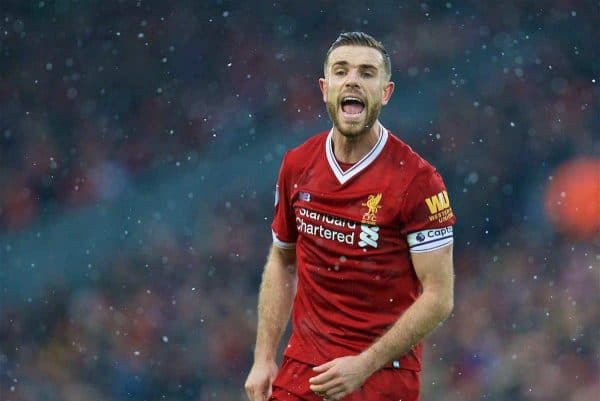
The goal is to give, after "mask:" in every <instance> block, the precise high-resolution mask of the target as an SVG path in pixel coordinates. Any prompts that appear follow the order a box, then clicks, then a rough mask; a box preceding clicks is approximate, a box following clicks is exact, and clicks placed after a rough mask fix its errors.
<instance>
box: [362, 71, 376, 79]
mask: <svg viewBox="0 0 600 401" xmlns="http://www.w3.org/2000/svg"><path fill="white" fill-rule="evenodd" d="M362 76H363V77H365V78H371V77H373V76H374V74H373V73H372V72H371V71H363V73H362Z"/></svg>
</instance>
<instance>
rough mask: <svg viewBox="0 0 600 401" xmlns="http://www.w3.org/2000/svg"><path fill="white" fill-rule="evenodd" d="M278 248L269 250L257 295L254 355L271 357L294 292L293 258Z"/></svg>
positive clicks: (282, 330)
mask: <svg viewBox="0 0 600 401" xmlns="http://www.w3.org/2000/svg"><path fill="white" fill-rule="evenodd" d="M285 252H288V251H282V250H280V249H277V248H273V249H272V250H271V254H270V255H269V259H268V261H267V264H266V266H265V270H264V273H263V279H262V284H261V288H260V293H259V297H258V329H257V335H256V347H255V350H254V358H255V359H256V360H258V359H260V360H274V359H275V357H276V353H277V347H278V345H279V341H280V340H281V336H282V335H283V332H284V331H285V328H286V326H287V323H288V321H289V318H290V312H291V309H292V302H293V299H294V295H295V293H296V270H295V261H294V257H293V256H290V255H289V254H285Z"/></svg>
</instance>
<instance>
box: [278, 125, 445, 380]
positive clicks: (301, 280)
mask: <svg viewBox="0 0 600 401" xmlns="http://www.w3.org/2000/svg"><path fill="white" fill-rule="evenodd" d="M332 135H333V131H329V132H322V133H320V134H318V135H316V136H314V137H312V138H310V139H309V140H307V141H306V142H305V143H304V144H302V145H300V146H298V147H297V148H295V149H292V150H290V151H288V152H287V153H286V155H285V156H284V159H283V162H282V165H281V169H280V172H279V176H278V182H277V187H276V200H275V213H274V219H273V223H272V226H271V228H272V231H273V241H274V244H275V245H276V246H279V247H283V248H293V247H295V248H296V257H297V269H298V270H297V271H298V289H297V293H296V297H295V299H294V306H293V311H292V326H293V330H292V335H291V337H290V341H289V344H288V346H287V348H286V349H285V352H284V355H285V356H287V357H289V358H293V359H296V360H298V361H301V362H304V363H307V364H309V365H320V364H322V363H325V362H327V361H330V360H332V359H334V358H337V357H341V356H347V355H355V354H358V353H360V352H362V351H363V350H365V349H366V348H367V347H368V346H369V345H371V344H372V343H373V342H374V341H375V340H376V339H377V338H378V337H380V336H381V335H382V334H384V333H385V332H386V331H387V329H388V328H389V327H390V326H391V325H393V324H394V323H395V322H396V320H397V319H398V318H399V316H400V315H401V314H402V312H404V311H405V310H406V309H407V308H408V307H409V306H410V305H411V304H412V303H413V302H414V301H415V299H416V298H417V297H418V296H419V294H420V291H421V287H420V282H419V280H418V278H417V276H416V274H415V271H414V268H413V265H412V262H411V258H410V252H411V250H410V247H411V246H415V247H416V248H418V249H419V251H421V252H422V251H426V250H432V249H436V247H437V246H445V245H447V244H448V243H449V242H451V240H452V238H451V235H452V227H451V226H452V224H454V222H455V217H454V215H453V212H452V209H451V207H450V203H449V200H448V195H447V192H446V188H445V186H444V183H443V181H442V178H441V177H440V175H439V174H438V172H437V171H436V169H435V168H434V167H433V166H432V165H430V164H429V163H428V162H426V161H425V160H424V159H423V158H421V157H420V156H419V155H417V154H416V153H415V152H414V151H413V150H412V149H411V148H410V147H409V146H408V145H406V144H405V143H404V142H402V141H401V140H400V139H399V138H397V137H396V136H394V135H392V134H391V133H389V132H388V131H387V130H386V129H385V128H383V127H380V133H379V140H378V142H377V143H376V145H375V146H374V147H373V148H372V149H371V151H370V152H369V153H368V154H367V155H365V156H364V158H363V159H361V160H360V161H359V162H357V163H355V164H354V165H353V166H352V167H350V168H348V169H346V170H344V169H342V168H341V167H340V164H339V163H338V161H337V160H336V159H335V156H334V153H333V144H332ZM444 230H445V231H444ZM448 232H449V234H448ZM415 233H418V234H417V235H413V236H412V237H411V238H412V240H411V244H412V245H411V244H409V235H411V234H415ZM424 243H427V245H426V246H425V248H424V247H423V246H419V245H420V244H424ZM394 367H401V368H403V369H410V370H414V371H418V370H420V368H421V344H418V345H416V346H415V347H413V349H412V350H411V351H410V352H408V353H407V354H405V355H402V356H399V357H398V360H396V361H394Z"/></svg>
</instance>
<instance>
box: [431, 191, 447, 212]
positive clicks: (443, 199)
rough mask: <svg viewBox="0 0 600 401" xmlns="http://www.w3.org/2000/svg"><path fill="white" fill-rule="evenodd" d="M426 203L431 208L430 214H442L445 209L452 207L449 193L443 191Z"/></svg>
mask: <svg viewBox="0 0 600 401" xmlns="http://www.w3.org/2000/svg"><path fill="white" fill-rule="evenodd" d="M425 203H426V204H427V207H428V208H429V213H430V214H436V213H437V212H441V211H442V210H444V209H448V208H449V207H450V199H448V192H446V191H442V192H440V193H439V194H436V195H433V196H432V197H429V198H427V199H425Z"/></svg>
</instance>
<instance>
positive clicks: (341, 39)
mask: <svg viewBox="0 0 600 401" xmlns="http://www.w3.org/2000/svg"><path fill="white" fill-rule="evenodd" d="M340 46H366V47H371V48H373V49H375V50H378V51H379V53H381V56H382V57H383V66H384V68H385V74H386V77H387V79H388V80H389V79H390V78H391V77H392V62H391V61H390V56H389V54H388V52H387V50H385V47H384V46H383V44H382V43H381V42H380V41H378V40H377V39H375V38H374V37H372V36H371V35H369V34H368V33H364V32H344V33H341V34H340V36H338V37H337V39H336V40H335V42H333V43H332V44H331V46H330V47H329V50H327V55H326V56H325V63H324V69H325V71H326V72H327V62H328V61H329V55H330V54H331V52H332V51H333V50H334V49H336V48H338V47H340Z"/></svg>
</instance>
